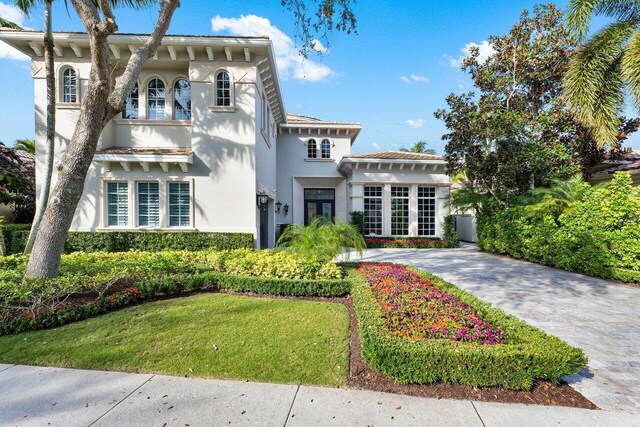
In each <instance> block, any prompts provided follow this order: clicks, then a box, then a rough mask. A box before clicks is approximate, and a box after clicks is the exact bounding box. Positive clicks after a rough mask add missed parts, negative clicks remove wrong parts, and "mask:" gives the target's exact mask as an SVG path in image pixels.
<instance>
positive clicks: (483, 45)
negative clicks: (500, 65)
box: [445, 40, 495, 68]
mask: <svg viewBox="0 0 640 427" xmlns="http://www.w3.org/2000/svg"><path fill="white" fill-rule="evenodd" d="M473 47H477V48H478V51H479V55H478V62H479V63H480V64H482V63H484V62H485V61H486V60H487V59H489V57H491V55H493V54H494V53H495V50H493V46H491V43H489V42H488V41H487V40H483V41H482V42H480V44H478V43H474V42H470V43H467V44H466V45H464V47H463V48H462V49H460V52H462V53H463V54H464V55H461V56H459V57H458V58H457V59H456V58H453V57H451V56H449V55H445V58H447V60H449V65H451V66H452V67H453V68H460V66H461V65H462V61H463V60H464V59H465V58H466V57H468V56H470V55H471V48H473Z"/></svg>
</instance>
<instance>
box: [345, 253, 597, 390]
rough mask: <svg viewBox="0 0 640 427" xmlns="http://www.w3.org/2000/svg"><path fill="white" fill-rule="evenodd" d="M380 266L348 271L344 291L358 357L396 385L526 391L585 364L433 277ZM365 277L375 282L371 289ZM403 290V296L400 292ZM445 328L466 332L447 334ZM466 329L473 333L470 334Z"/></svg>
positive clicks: (561, 345) (554, 341) (552, 340)
mask: <svg viewBox="0 0 640 427" xmlns="http://www.w3.org/2000/svg"><path fill="white" fill-rule="evenodd" d="M379 266H380V265H379V264H373V265H372V264H362V265H361V266H360V267H358V268H357V269H351V271H350V273H349V277H350V278H351V281H352V285H351V296H352V298H353V302H354V307H355V311H356V315H357V317H358V323H359V333H360V342H361V345H362V355H363V357H364V359H365V360H366V361H367V363H369V365H370V366H371V367H372V368H373V369H376V370H378V371H380V372H382V373H384V374H385V375H387V376H389V377H391V378H393V379H394V380H395V381H397V382H399V383H403V384H411V383H417V384H430V383H435V382H448V383H458V384H464V385H470V386H474V387H492V386H497V387H502V388H508V389H515V390H530V389H531V387H532V386H533V384H534V382H535V381H536V380H537V379H546V380H550V381H552V382H555V383H558V382H560V381H561V380H562V378H563V377H564V376H566V375H571V374H575V373H577V372H579V371H580V370H581V369H582V368H584V367H585V366H586V363H587V358H586V357H585V355H584V354H583V352H582V351H581V350H580V349H578V348H575V347H571V346H569V345H568V344H567V343H565V342H564V341H562V340H560V339H559V338H557V337H554V336H551V335H548V334H546V333H544V332H543V331H541V330H539V329H537V328H534V327H532V326H530V325H528V324H527V323H525V322H523V321H521V320H519V319H518V318H516V317H513V316H511V315H508V314H506V313H504V312H503V311H502V310H499V309H496V308H493V307H491V305H489V304H487V303H485V302H483V301H480V300H479V299H477V298H476V297H474V296H473V295H471V294H468V293H466V292H464V291H462V290H460V289H459V288H457V287H455V286H454V285H452V284H450V283H447V282H445V281H443V280H442V279H439V278H438V277H436V276H432V275H429V274H427V273H417V274H416V273H415V272H413V271H412V270H409V269H407V268H404V267H400V266H397V265H396V266H394V265H390V264H387V265H386V266H388V268H386V267H385V268H381V267H379ZM416 278H417V279H418V282H417V283H418V284H420V283H421V285H420V286H407V284H408V285H412V284H413V285H416V283H415V280H416ZM367 279H370V280H372V281H374V284H373V287H372V284H371V283H370V282H369V281H368V280H367ZM423 280H425V282H423ZM427 283H428V284H427ZM374 287H375V289H374ZM405 289H406V292H407V294H408V296H405V295H402V293H403V292H405ZM436 290H437V291H436ZM431 292H433V296H430V293H431ZM429 304H431V306H432V307H433V308H432V307H430V306H429ZM421 305H424V306H421ZM432 310H434V311H432ZM448 314H452V315H453V318H451V317H448V316H447V315H448ZM420 315H422V316H423V319H420ZM425 315H426V316H427V319H424V317H425ZM438 316H440V323H438V320H437V318H438ZM414 317H417V319H415V318H414ZM476 321H478V322H479V325H478V327H476V326H475V324H474V322H476ZM448 325H452V326H448ZM430 326H431V329H430V328H429V327H430ZM450 327H453V328H455V331H458V328H467V329H468V331H467V332H464V331H463V330H462V329H461V330H460V332H461V333H459V334H456V332H454V333H453V334H452V333H451V331H449V328H450ZM420 328H422V330H421V329H420ZM445 328H446V333H445ZM486 329H488V330H490V331H491V334H492V335H493V337H492V339H488V338H489V337H490V335H489V334H488V333H485V332H484V331H485V330H486ZM405 331H407V332H405ZM473 331H475V333H476V334H477V333H478V331H479V332H480V336H479V337H474V336H473V335H474V333H473ZM498 343H500V344H498ZM487 344H488V345H487Z"/></svg>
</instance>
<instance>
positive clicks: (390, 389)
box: [342, 297, 598, 409]
mask: <svg viewBox="0 0 640 427" xmlns="http://www.w3.org/2000/svg"><path fill="white" fill-rule="evenodd" d="M342 302H343V303H344V304H345V306H346V307H347V309H348V310H349V319H350V320H349V323H350V324H349V335H350V337H349V348H350V350H351V351H350V356H349V359H350V360H349V382H348V384H349V387H352V388H355V389H362V390H374V391H382V392H386V393H397V394H406V395H410V396H419V397H431V398H436V399H458V400H478V401H484V402H501V403H526V404H535V405H550V406H570V407H574V408H584V409H598V407H597V406H596V405H594V404H593V403H591V401H589V400H588V399H587V398H586V397H584V396H583V395H581V394H580V393H578V392H577V391H576V390H574V389H573V388H572V387H571V386H570V385H568V384H566V383H564V384H559V385H556V384H553V383H552V382H549V381H537V382H536V384H535V385H534V387H533V389H532V390H531V391H518V390H505V389H502V388H498V387H488V388H475V387H471V386H465V385H459V384H446V383H436V384H398V383H396V382H395V381H394V380H393V379H391V378H389V377H387V376H386V375H384V374H382V373H380V372H377V371H374V370H373V369H371V367H370V366H369V365H368V364H367V362H365V361H364V359H363V358H362V351H361V348H360V336H359V334H358V318H357V317H356V313H355V310H354V309H353V301H352V299H351V297H347V298H343V299H342Z"/></svg>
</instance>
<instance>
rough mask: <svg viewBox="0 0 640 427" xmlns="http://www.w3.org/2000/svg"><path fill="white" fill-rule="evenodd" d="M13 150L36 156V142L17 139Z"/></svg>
mask: <svg viewBox="0 0 640 427" xmlns="http://www.w3.org/2000/svg"><path fill="white" fill-rule="evenodd" d="M13 148H14V149H15V150H20V151H25V152H27V153H29V154H36V142H35V141H34V140H33V139H17V140H16V143H15V144H14V145H13Z"/></svg>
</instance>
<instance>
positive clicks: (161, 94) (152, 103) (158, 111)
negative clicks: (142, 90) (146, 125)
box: [147, 78, 167, 120]
mask: <svg viewBox="0 0 640 427" xmlns="http://www.w3.org/2000/svg"><path fill="white" fill-rule="evenodd" d="M166 96H167V94H166V91H165V89H164V82H163V81H162V80H160V79H158V78H155V79H151V80H149V83H148V84H147V118H148V119H149V120H164V119H166V114H165V112H164V103H165V99H166Z"/></svg>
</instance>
